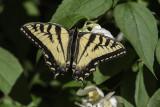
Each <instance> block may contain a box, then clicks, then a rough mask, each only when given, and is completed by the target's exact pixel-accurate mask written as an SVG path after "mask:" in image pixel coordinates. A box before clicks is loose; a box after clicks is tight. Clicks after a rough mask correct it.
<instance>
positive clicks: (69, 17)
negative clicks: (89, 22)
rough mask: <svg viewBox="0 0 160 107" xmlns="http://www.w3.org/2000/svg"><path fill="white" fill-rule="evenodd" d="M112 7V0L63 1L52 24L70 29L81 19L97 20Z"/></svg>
mask: <svg viewBox="0 0 160 107" xmlns="http://www.w3.org/2000/svg"><path fill="white" fill-rule="evenodd" d="M111 6H112V0H100V1H98V2H97V0H63V2H62V4H61V5H60V6H59V8H58V9H57V11H56V13H55V14H54V15H53V17H52V19H51V22H54V23H58V24H61V25H63V26H65V27H67V28H70V27H72V26H73V25H74V24H75V23H76V22H77V21H79V20H80V19H93V18H97V17H98V16H100V15H102V14H104V13H105V12H106V11H107V10H108V9H109V8H110V7H111Z"/></svg>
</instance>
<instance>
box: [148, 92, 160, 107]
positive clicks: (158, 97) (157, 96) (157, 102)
mask: <svg viewBox="0 0 160 107" xmlns="http://www.w3.org/2000/svg"><path fill="white" fill-rule="evenodd" d="M159 106H160V89H158V90H157V91H156V92H155V93H154V94H153V96H152V97H151V98H150V100H149V103H148V105H147V107H159Z"/></svg>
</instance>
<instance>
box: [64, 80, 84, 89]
mask: <svg viewBox="0 0 160 107" xmlns="http://www.w3.org/2000/svg"><path fill="white" fill-rule="evenodd" d="M82 85H83V84H82V82H80V81H70V82H67V83H66V84H64V85H63V88H72V87H81V86H82Z"/></svg>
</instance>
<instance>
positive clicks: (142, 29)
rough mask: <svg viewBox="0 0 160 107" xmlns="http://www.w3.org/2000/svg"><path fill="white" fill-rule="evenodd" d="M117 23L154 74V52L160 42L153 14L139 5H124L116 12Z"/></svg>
mask: <svg viewBox="0 0 160 107" xmlns="http://www.w3.org/2000/svg"><path fill="white" fill-rule="evenodd" d="M114 16H115V20H116V23H117V25H118V27H119V28H120V30H121V31H122V32H123V33H124V36H125V37H126V38H127V39H128V40H129V41H130V43H131V44H132V46H133V47H134V49H135V50H136V52H137V54H138V55H139V57H140V58H141V59H142V60H143V61H144V63H145V65H146V66H147V67H148V68H149V69H150V71H151V72H152V73H153V74H154V72H153V62H154V51H155V47H156V44H157V40H158V31H157V26H156V20H155V18H154V17H153V15H152V12H151V11H149V10H148V9H147V8H145V7H144V6H143V5H140V4H137V3H132V2H129V3H124V4H120V5H118V6H117V7H116V8H115V10H114Z"/></svg>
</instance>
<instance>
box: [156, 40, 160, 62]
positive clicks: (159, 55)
mask: <svg viewBox="0 0 160 107" xmlns="http://www.w3.org/2000/svg"><path fill="white" fill-rule="evenodd" d="M156 57H157V61H158V63H159V64H160V39H159V40H158V44H157V48H156Z"/></svg>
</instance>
